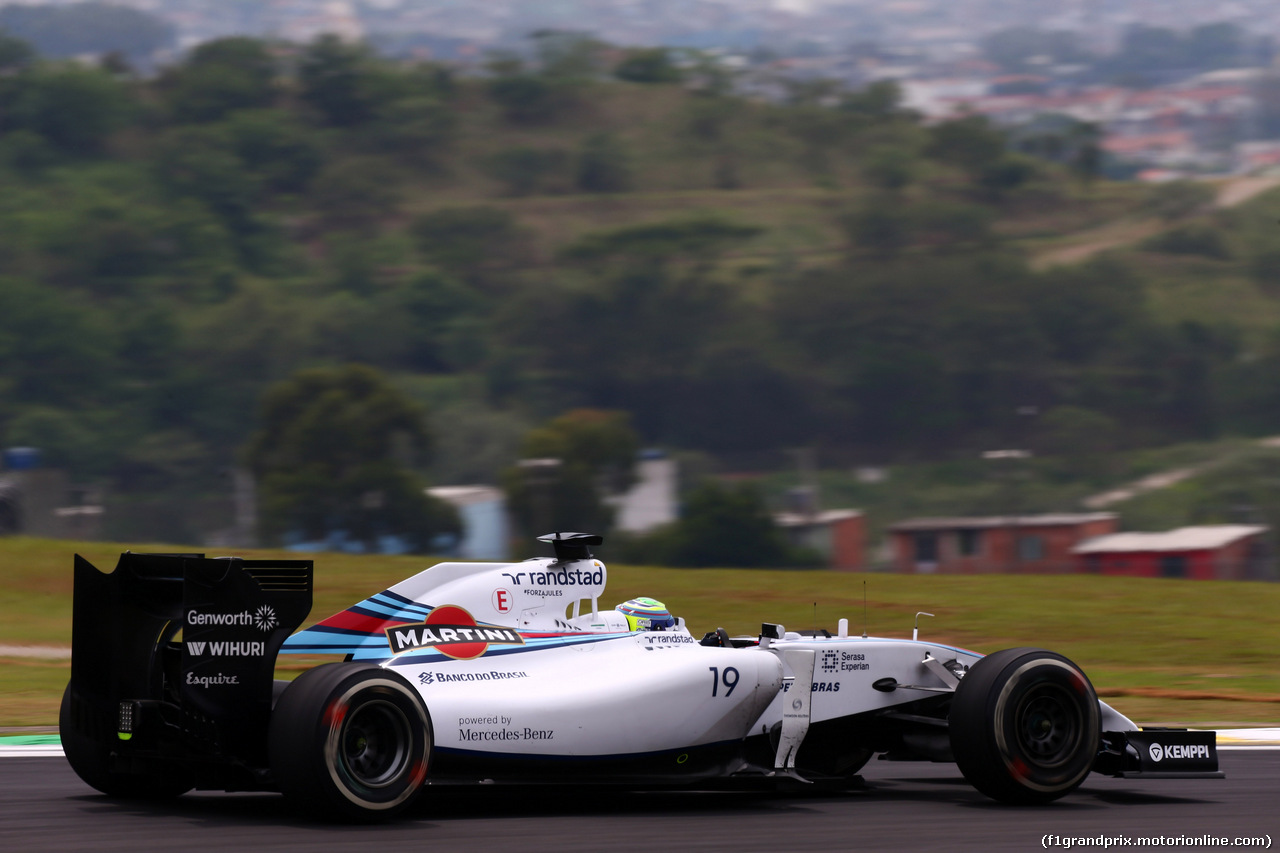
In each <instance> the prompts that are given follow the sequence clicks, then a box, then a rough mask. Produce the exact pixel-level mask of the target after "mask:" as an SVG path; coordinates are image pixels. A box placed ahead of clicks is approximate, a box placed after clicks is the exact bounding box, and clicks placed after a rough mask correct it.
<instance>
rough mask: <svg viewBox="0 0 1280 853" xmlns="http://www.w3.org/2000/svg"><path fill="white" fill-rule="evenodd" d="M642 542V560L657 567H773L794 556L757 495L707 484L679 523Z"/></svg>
mask: <svg viewBox="0 0 1280 853" xmlns="http://www.w3.org/2000/svg"><path fill="white" fill-rule="evenodd" d="M646 538H647V539H648V540H649V542H648V544H649V547H646V548H644V550H645V551H646V552H647V553H648V554H649V555H651V556H646V560H652V561H653V562H657V563H658V564H659V565H669V566H687V567H690V568H709V567H717V566H724V567H735V568H736V567H744V568H745V567H753V566H772V567H779V566H784V565H787V564H788V563H791V562H792V558H793V557H795V556H798V555H793V554H791V553H790V549H789V548H788V546H787V543H786V539H785V538H784V537H783V535H782V531H781V530H779V528H778V527H777V526H775V525H774V523H773V517H772V516H771V515H770V513H769V510H768V507H766V506H765V503H764V500H763V499H762V498H761V497H760V493H759V492H757V491H756V490H755V489H754V488H752V487H751V486H749V485H740V486H728V485H723V484H721V483H718V482H715V481H713V480H708V481H706V482H704V483H702V484H701V485H699V486H698V487H697V488H695V489H694V490H693V491H692V492H690V493H689V495H688V497H686V498H685V501H684V510H683V512H682V514H681V518H680V520H679V521H677V522H676V523H675V524H674V525H672V526H671V527H669V528H668V529H667V530H664V531H659V532H658V533H657V534H655V535H653V536H651V537H646ZM792 564H793V563H792Z"/></svg>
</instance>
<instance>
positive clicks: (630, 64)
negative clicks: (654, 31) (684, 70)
mask: <svg viewBox="0 0 1280 853" xmlns="http://www.w3.org/2000/svg"><path fill="white" fill-rule="evenodd" d="M613 76H614V77H617V78H618V79H619V80H626V81H627V82H629V83H679V82H680V80H681V74H680V69H679V68H677V67H676V65H675V63H674V62H672V61H671V52H670V51H669V50H667V49H666V48H664V47H655V48H641V49H635V50H630V51H627V55H626V56H625V57H623V59H622V61H621V62H619V63H618V64H617V65H616V66H614V69H613Z"/></svg>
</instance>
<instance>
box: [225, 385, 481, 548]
mask: <svg viewBox="0 0 1280 853" xmlns="http://www.w3.org/2000/svg"><path fill="white" fill-rule="evenodd" d="M430 447H431V437H430V433H429V432H428V430H427V426H426V421H425V412H424V411H423V410H422V409H421V408H419V407H418V406H417V405H415V404H414V403H413V402H412V401H410V400H409V399H408V398H407V397H405V396H404V395H403V394H401V393H400V392H399V391H397V390H396V389H395V388H394V387H393V386H392V385H391V384H390V383H388V382H387V380H386V379H385V378H383V376H382V375H381V374H379V373H378V372H377V371H375V370H373V369H371V368H368V367H363V366H358V365H352V366H348V367H343V368H333V369H316V370H305V371H302V372H299V373H297V374H295V375H294V376H293V377H291V378H290V379H288V380H286V381H284V382H280V383H277V384H276V385H273V386H271V387H270V388H268V389H267V391H266V392H265V393H264V394H263V396H262V402H261V408H260V412H259V426H258V429H257V431H256V432H255V433H254V434H253V436H252V437H251V438H250V440H249V443H248V444H247V445H246V446H245V448H244V456H245V460H246V462H247V463H248V465H249V467H250V469H251V470H252V471H253V473H254V476H255V477H256V478H257V480H258V492H259V500H260V506H261V508H262V510H261V512H262V515H261V519H260V524H261V527H262V531H263V533H264V534H265V535H267V536H268V537H270V538H271V539H272V540H274V541H279V539H280V537H281V536H283V535H285V534H287V533H290V532H297V533H300V534H302V535H304V536H306V537H309V538H312V539H316V538H323V537H324V536H326V535H327V534H329V533H331V532H333V531H337V530H343V531H346V532H347V534H348V535H349V536H351V537H352V538H355V539H357V540H359V541H361V542H364V543H366V544H367V545H368V546H370V547H375V545H376V541H377V539H378V537H380V536H384V535H398V536H404V537H407V538H408V539H409V540H411V541H412V543H413V544H414V546H415V547H416V548H417V549H418V550H420V551H425V550H427V549H428V548H429V547H430V546H431V543H432V541H433V539H435V538H436V537H437V536H439V535H440V534H442V533H456V532H457V531H458V529H459V527H458V521H457V516H456V514H454V513H453V511H452V509H449V508H447V507H445V506H443V505H441V504H439V502H437V501H434V500H432V499H431V498H429V497H428V496H427V495H426V494H425V492H424V484H423V483H422V481H421V480H420V478H419V477H418V476H417V475H416V474H414V473H413V471H412V467H411V466H412V465H413V464H414V461H415V459H418V460H419V461H421V460H422V459H424V458H425V456H426V454H427V453H428V451H429V450H430Z"/></svg>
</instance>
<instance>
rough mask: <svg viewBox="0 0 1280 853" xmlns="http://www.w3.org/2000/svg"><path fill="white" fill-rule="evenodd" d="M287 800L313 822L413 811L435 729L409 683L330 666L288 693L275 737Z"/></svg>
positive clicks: (277, 769)
mask: <svg viewBox="0 0 1280 853" xmlns="http://www.w3.org/2000/svg"><path fill="white" fill-rule="evenodd" d="M268 752H269V756H270V764H271V772H272V775H273V776H274V778H275V781H276V784H277V785H278V786H279V788H280V791H281V793H283V794H284V795H285V798H286V799H287V800H288V801H289V802H290V803H291V804H292V805H293V806H294V807H296V808H298V809H300V810H301V811H303V812H306V813H308V814H310V815H312V816H314V817H320V818H325V819H330V820H339V821H372V820H379V819H382V818H388V817H391V816H392V815H394V814H397V813H399V812H401V811H403V810H404V809H406V808H408V807H409V805H410V804H411V803H412V802H413V800H414V798H415V797H416V796H417V795H418V793H419V791H420V790H421V789H422V785H423V783H424V782H425V781H426V778H427V762H428V760H429V759H430V757H431V721H430V718H429V717H428V715H427V710H426V708H425V707H423V704H422V700H421V699H420V698H419V697H418V693H417V691H416V690H414V689H413V687H411V686H410V685H409V683H408V682H406V681H405V680H404V679H403V678H401V677H400V676H399V675H397V674H396V673H394V672H391V671H389V670H385V669H382V668H381V667H378V666H372V665H370V664H363V663H333V664H325V665H323V666H319V667H316V668H315V669H312V670H308V671H307V672H305V673H303V674H302V675H300V676H299V677H298V678H297V680H295V681H294V682H293V684H291V685H289V687H288V688H287V689H286V690H285V691H284V693H283V695H281V697H280V700H279V701H278V702H277V703H276V706H275V710H274V711H273V712H272V714H271V725H270V728H269V731H268Z"/></svg>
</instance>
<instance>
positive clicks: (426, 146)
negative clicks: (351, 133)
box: [368, 95, 456, 168]
mask: <svg viewBox="0 0 1280 853" xmlns="http://www.w3.org/2000/svg"><path fill="white" fill-rule="evenodd" d="M455 124H456V122H455V117H454V114H453V112H452V111H451V110H450V109H449V107H448V105H446V104H445V103H444V102H442V101H440V100H438V99H437V98H434V97H431V96H429V95H417V96H413V97H406V98H397V99H396V100H393V101H389V102H387V103H385V104H383V105H382V106H381V107H379V109H378V111H377V114H376V117H375V119H374V121H373V123H372V125H371V127H370V130H369V136H368V141H369V142H370V143H372V144H373V146H374V147H376V149H377V150H378V151H381V152H385V153H387V154H391V155H394V156H395V157H397V158H399V159H400V161H401V162H403V163H407V164H410V165H413V166H419V167H430V168H436V167H438V166H439V164H440V162H441V160H442V158H443V155H444V153H445V151H446V150H447V148H448V146H449V144H450V143H451V142H452V140H453V135H454V127H455Z"/></svg>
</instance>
